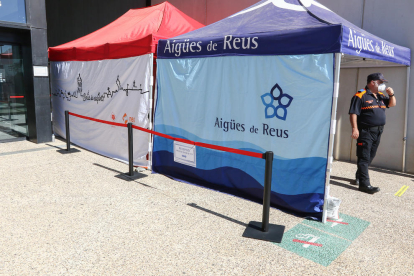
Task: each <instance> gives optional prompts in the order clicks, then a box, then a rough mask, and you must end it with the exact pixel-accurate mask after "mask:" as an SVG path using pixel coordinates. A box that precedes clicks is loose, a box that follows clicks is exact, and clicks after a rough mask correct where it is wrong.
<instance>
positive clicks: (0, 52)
mask: <svg viewBox="0 0 414 276" xmlns="http://www.w3.org/2000/svg"><path fill="white" fill-rule="evenodd" d="M23 74H24V72H23V59H22V49H21V46H19V45H6V44H1V43H0V142H1V141H4V140H10V139H14V138H17V137H24V136H28V127H27V108H26V91H25V86H24V77H23Z"/></svg>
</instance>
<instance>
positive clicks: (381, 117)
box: [349, 87, 390, 186]
mask: <svg viewBox="0 0 414 276" xmlns="http://www.w3.org/2000/svg"><path fill="white" fill-rule="evenodd" d="M377 98H378V99H377ZM377 98H375V96H374V94H373V93H372V92H371V91H370V90H369V89H368V87H365V89H364V90H359V91H358V93H356V94H355V95H354V97H353V98H352V101H351V107H350V108H349V114H356V115H357V116H358V117H357V124H358V130H359V137H358V140H357V157H358V162H357V165H358V171H357V175H356V178H357V179H358V178H359V183H360V185H363V186H369V185H370V182H369V175H368V166H369V165H370V164H371V162H372V160H373V159H374V157H375V154H376V153H377V149H378V146H379V143H380V139H381V134H382V131H383V128H384V125H385V109H386V108H388V104H389V101H390V100H389V97H388V96H386V95H384V94H383V93H381V92H378V93H377Z"/></svg>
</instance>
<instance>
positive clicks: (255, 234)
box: [243, 151, 285, 243]
mask: <svg viewBox="0 0 414 276" xmlns="http://www.w3.org/2000/svg"><path fill="white" fill-rule="evenodd" d="M263 159H265V160H266V164H265V179H264V189H263V217H262V222H261V223H260V222H258V221H251V222H250V223H249V225H248V226H247V228H246V230H245V231H244V233H243V237H246V238H252V239H258V240H264V241H271V242H277V243H280V242H282V238H283V232H284V231H285V226H283V225H276V224H269V213H270V194H271V188H272V167H273V152H271V151H267V152H266V153H265V154H263Z"/></svg>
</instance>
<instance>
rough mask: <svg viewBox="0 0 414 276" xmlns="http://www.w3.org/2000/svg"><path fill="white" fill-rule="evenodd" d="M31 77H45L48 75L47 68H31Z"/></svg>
mask: <svg viewBox="0 0 414 276" xmlns="http://www.w3.org/2000/svg"><path fill="white" fill-rule="evenodd" d="M33 76H35V77H47V76H49V73H48V71H47V66H33Z"/></svg>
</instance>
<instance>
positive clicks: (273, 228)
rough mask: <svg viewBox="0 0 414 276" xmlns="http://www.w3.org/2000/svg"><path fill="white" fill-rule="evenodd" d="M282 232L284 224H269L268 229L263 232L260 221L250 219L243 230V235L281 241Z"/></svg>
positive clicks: (257, 238)
mask: <svg viewBox="0 0 414 276" xmlns="http://www.w3.org/2000/svg"><path fill="white" fill-rule="evenodd" d="M284 232H285V226H283V225H276V224H269V231H268V232H263V231H262V223H261V222H258V221H251V222H250V223H249V225H248V226H247V227H246V230H244V233H243V237H245V238H251V239H256V240H263V241H270V242H276V243H281V242H282V238H283V233H284Z"/></svg>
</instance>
